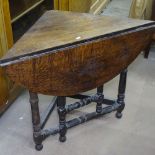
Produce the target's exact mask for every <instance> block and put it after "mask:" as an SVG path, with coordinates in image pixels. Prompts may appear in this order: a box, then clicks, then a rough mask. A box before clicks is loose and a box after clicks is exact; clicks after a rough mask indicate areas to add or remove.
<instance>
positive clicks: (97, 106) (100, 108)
mask: <svg viewBox="0 0 155 155" xmlns="http://www.w3.org/2000/svg"><path fill="white" fill-rule="evenodd" d="M97 94H98V95H103V86H100V87H98V88H97ZM96 112H97V113H101V112H102V99H101V100H99V101H98V102H97V105H96Z"/></svg>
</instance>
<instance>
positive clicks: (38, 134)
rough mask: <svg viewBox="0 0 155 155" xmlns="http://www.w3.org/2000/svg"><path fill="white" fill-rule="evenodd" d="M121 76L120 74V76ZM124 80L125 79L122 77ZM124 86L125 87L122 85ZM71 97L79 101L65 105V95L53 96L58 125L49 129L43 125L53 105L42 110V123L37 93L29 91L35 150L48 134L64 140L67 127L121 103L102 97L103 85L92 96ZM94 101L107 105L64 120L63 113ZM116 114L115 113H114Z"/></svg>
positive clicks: (94, 116) (88, 119)
mask: <svg viewBox="0 0 155 155" xmlns="http://www.w3.org/2000/svg"><path fill="white" fill-rule="evenodd" d="M121 77H122V76H121ZM124 78H126V76H123V79H124ZM124 80H125V79H124ZM121 82H123V80H120V85H121V86H122V85H123V83H122V84H121ZM124 88H125V87H124ZM124 91H125V90H124ZM73 97H76V99H80V101H78V102H75V103H73V104H69V105H66V106H65V104H66V97H62V96H61V97H60V96H59V97H55V98H54V99H53V105H55V103H57V106H58V114H59V127H54V128H50V129H43V127H44V126H45V124H46V122H47V120H48V118H49V116H50V115H51V113H52V111H53V108H54V107H55V106H51V104H50V106H49V108H48V110H46V111H45V112H43V115H42V118H44V119H43V120H45V121H43V123H40V122H42V121H41V119H40V112H39V105H38V102H39V99H38V95H37V94H36V93H32V92H30V104H31V109H32V122H33V129H34V132H33V135H34V142H35V144H36V147H35V148H36V150H38V151H40V150H41V149H42V148H43V145H42V142H43V141H44V140H45V139H46V138H47V137H49V136H50V135H55V134H57V133H59V134H60V137H59V140H60V142H65V141H66V132H67V129H70V128H72V127H75V126H77V125H80V124H82V123H85V122H87V121H90V120H92V119H94V118H97V117H100V116H103V115H105V114H108V113H111V112H113V111H117V110H120V108H121V106H122V105H121V104H120V102H117V101H114V100H108V99H104V95H103V86H100V87H98V88H97V94H95V95H92V96H85V95H80V94H79V95H75V96H73ZM94 102H96V103H97V104H98V103H101V104H105V105H108V106H107V107H104V108H102V109H100V108H99V111H98V112H96V111H95V112H91V113H87V114H85V115H82V116H80V117H78V118H74V119H72V120H69V121H66V119H65V115H66V114H67V113H69V112H71V111H73V110H75V109H79V108H81V107H84V106H87V105H89V104H91V103H94ZM100 107H102V106H100ZM116 116H117V115H116Z"/></svg>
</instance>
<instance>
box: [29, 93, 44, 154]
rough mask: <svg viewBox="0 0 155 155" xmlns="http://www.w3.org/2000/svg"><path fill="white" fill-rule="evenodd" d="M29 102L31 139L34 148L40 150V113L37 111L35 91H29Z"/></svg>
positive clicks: (41, 146) (37, 100)
mask: <svg viewBox="0 0 155 155" xmlns="http://www.w3.org/2000/svg"><path fill="white" fill-rule="evenodd" d="M29 94H30V104H31V111H32V123H33V139H34V142H35V144H36V146H35V148H36V150H38V151H39V150H42V148H43V145H42V136H41V125H40V113H39V105H38V102H39V99H38V95H37V93H32V92H29Z"/></svg>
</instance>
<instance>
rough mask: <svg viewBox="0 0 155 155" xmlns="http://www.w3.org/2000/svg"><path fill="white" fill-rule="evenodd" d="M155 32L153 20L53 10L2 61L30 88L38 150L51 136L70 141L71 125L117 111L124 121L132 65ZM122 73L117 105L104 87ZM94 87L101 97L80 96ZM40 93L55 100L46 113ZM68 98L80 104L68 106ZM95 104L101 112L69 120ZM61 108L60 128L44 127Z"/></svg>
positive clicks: (10, 73)
mask: <svg viewBox="0 0 155 155" xmlns="http://www.w3.org/2000/svg"><path fill="white" fill-rule="evenodd" d="M154 31H155V22H152V21H144V20H134V19H128V18H118V17H109V16H95V15H90V14H85V13H72V12H63V11H47V12H46V13H45V14H44V15H43V16H42V17H41V18H40V19H39V20H38V21H37V22H36V23H35V24H34V25H33V26H32V28H30V30H29V31H28V32H27V33H25V35H24V36H23V37H22V38H21V39H20V40H19V41H18V42H17V43H16V44H15V45H14V47H13V48H12V49H10V50H9V52H8V54H7V55H5V56H4V57H3V58H2V59H0V67H1V68H2V69H3V70H4V71H5V72H6V74H7V75H8V76H9V77H10V79H11V80H12V81H14V82H15V83H17V84H19V85H21V86H23V87H25V88H27V89H28V90H29V94H30V104H31V110H32V122H33V130H34V132H33V138H34V142H35V145H36V149H37V150H41V149H42V148H43V145H42V142H43V140H45V139H46V138H47V137H48V136H49V135H54V134H56V133H59V135H60V137H59V140H60V141H61V142H64V141H65V140H66V132H67V129H69V128H71V127H74V126H76V125H79V124H81V123H84V122H86V121H89V120H91V119H93V118H97V117H99V116H102V115H104V114H107V113H111V112H113V111H116V117H117V118H121V117H122V111H123V109H124V107H125V102H124V98H125V87H126V78H127V67H128V66H129V64H130V63H132V61H133V60H134V59H135V58H136V57H137V56H138V54H139V53H140V52H141V51H142V50H143V49H145V48H146V46H147V45H148V44H149V42H150V39H151V37H152V34H153V32H154ZM118 74H120V81H119V88H118V97H117V99H116V101H115V100H109V99H106V98H105V97H104V94H103V85H104V83H106V82H108V81H109V80H111V79H112V78H114V77H115V76H117V75H118ZM94 88H97V93H96V94H95V95H92V96H87V95H82V94H80V93H82V92H85V91H88V90H91V89H94ZM39 93H41V94H45V95H52V96H55V97H54V98H53V100H52V103H51V104H50V105H49V106H48V108H47V110H46V111H45V113H43V115H40V113H39V105H38V102H39V99H38V94H39ZM66 97H71V98H76V99H79V101H78V102H75V103H73V104H69V105H66ZM90 103H96V110H95V112H92V113H88V114H86V115H83V116H80V117H79V118H75V119H72V120H69V121H66V119H65V116H66V114H67V113H69V112H71V111H72V110H75V109H78V108H80V107H83V106H86V105H88V104H90ZM103 104H105V105H107V106H106V107H105V106H104V107H103ZM55 106H57V107H58V114H59V126H58V127H55V128H51V129H44V126H45V124H46V122H47V120H48V118H49V116H50V114H51V113H52V111H53V109H54V108H55Z"/></svg>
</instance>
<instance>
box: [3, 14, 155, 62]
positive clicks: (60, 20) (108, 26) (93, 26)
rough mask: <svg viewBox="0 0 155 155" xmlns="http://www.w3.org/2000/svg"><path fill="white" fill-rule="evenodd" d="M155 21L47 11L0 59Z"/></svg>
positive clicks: (111, 33) (93, 37) (16, 57)
mask: <svg viewBox="0 0 155 155" xmlns="http://www.w3.org/2000/svg"><path fill="white" fill-rule="evenodd" d="M146 24H147V25H151V24H154V23H153V22H151V21H144V20H134V19H128V18H124V19H121V18H117V17H109V16H95V15H90V14H86V13H72V12H63V11H48V12H46V13H45V14H44V15H43V16H42V17H41V18H40V19H39V20H38V22H36V24H34V26H33V27H32V28H31V29H30V30H29V31H28V32H27V33H26V34H25V35H24V36H23V37H22V38H21V39H20V40H19V41H18V42H17V43H16V44H15V45H14V47H13V48H12V49H11V50H10V51H9V52H8V54H7V55H6V56H5V57H4V58H3V59H4V61H3V60H0V63H1V62H7V60H8V61H9V63H11V60H12V61H13V60H18V59H19V58H24V59H29V58H28V57H27V56H29V55H36V54H38V53H45V50H46V51H51V52H52V51H53V50H55V49H60V48H61V47H62V46H63V47H68V45H69V44H71V45H73V44H74V45H76V44H79V43H81V42H86V41H88V40H90V39H94V40H95V38H96V37H100V38H103V37H105V36H107V35H113V33H118V34H119V33H120V31H127V30H128V29H136V28H137V27H143V26H145V25H146Z"/></svg>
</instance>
